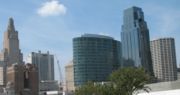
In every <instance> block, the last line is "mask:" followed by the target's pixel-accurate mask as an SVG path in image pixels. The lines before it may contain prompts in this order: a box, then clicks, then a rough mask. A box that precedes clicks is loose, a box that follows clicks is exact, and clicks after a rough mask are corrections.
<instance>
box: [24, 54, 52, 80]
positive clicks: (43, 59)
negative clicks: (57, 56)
mask: <svg viewBox="0 0 180 95" xmlns="http://www.w3.org/2000/svg"><path fill="white" fill-rule="evenodd" d="M27 61H28V63H31V64H35V65H36V66H37V67H38V70H39V80H40V81H46V80H54V55H51V54H49V52H47V53H41V51H39V52H38V53H36V52H32V53H31V54H29V55H28V58H27Z"/></svg>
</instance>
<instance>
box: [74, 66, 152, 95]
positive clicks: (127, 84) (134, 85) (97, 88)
mask: <svg viewBox="0 0 180 95" xmlns="http://www.w3.org/2000/svg"><path fill="white" fill-rule="evenodd" d="M109 79H110V82H108V83H105V84H95V83H93V82H88V83H87V84H85V85H82V86H81V87H78V88H77V89H76V91H75V95H132V94H133V93H135V92H137V91H138V90H144V91H146V92H148V91H149V88H148V87H146V86H145V84H146V83H148V81H149V76H148V75H147V74H146V73H145V71H144V69H142V68H122V69H119V70H117V71H114V72H113V73H112V74H111V75H110V78H109Z"/></svg>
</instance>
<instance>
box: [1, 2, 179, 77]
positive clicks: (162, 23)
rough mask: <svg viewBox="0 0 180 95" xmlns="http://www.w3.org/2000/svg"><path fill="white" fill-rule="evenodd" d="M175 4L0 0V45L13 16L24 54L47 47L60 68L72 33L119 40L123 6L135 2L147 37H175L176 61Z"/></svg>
mask: <svg viewBox="0 0 180 95" xmlns="http://www.w3.org/2000/svg"><path fill="white" fill-rule="evenodd" d="M179 4H180V0H2V1H1V2H0V14H1V15H0V37H1V39H0V45H1V48H2V43H3V42H2V39H3V32H4V31H5V30H6V28H7V22H8V18H9V17H13V18H14V21H15V27H16V30H18V31H19V39H20V47H21V49H22V52H23V53H24V58H25V57H26V56H27V54H29V53H30V52H32V51H38V50H41V51H42V52H46V51H47V50H49V51H50V53H52V54H55V55H56V56H57V58H58V59H59V60H60V63H61V67H62V68H64V65H65V64H67V63H68V62H69V61H70V60H71V59H72V38H73V37H77V36H80V35H81V34H84V33H96V34H105V35H109V36H112V37H114V38H115V39H117V40H120V32H121V25H122V18H123V10H124V9H126V8H129V7H132V6H138V7H141V8H142V9H143V11H144V14H145V20H146V21H147V23H148V27H149V30H150V38H151V40H152V39H156V38H159V37H174V38H175V40H176V51H177V61H178V63H180V43H179V41H180V37H178V36H179V35H180V6H179ZM56 69H57V68H56ZM63 70H64V69H63ZM56 71H57V70H56ZM56 78H58V75H57V76H56Z"/></svg>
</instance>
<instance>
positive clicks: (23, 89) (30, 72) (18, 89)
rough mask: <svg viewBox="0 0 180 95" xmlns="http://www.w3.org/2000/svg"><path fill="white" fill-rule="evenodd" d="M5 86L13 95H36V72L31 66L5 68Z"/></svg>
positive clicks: (15, 65) (18, 65) (37, 85)
mask: <svg viewBox="0 0 180 95" xmlns="http://www.w3.org/2000/svg"><path fill="white" fill-rule="evenodd" d="M7 84H8V86H10V88H12V89H13V90H14V94H15V95H38V91H39V90H38V88H39V80H38V70H37V67H36V66H35V65H32V64H26V65H24V64H13V65H12V66H10V67H8V68H7Z"/></svg>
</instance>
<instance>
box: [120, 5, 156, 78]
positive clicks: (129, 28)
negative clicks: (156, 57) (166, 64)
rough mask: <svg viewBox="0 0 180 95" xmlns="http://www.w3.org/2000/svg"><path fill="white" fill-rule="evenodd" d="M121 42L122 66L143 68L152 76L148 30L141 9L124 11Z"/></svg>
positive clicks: (132, 8)
mask: <svg viewBox="0 0 180 95" xmlns="http://www.w3.org/2000/svg"><path fill="white" fill-rule="evenodd" d="M121 41H122V60H123V66H124V67H126V66H132V67H143V68H144V69H145V70H146V71H147V72H148V73H149V74H151V75H153V69H152V60H151V53H150V38H149V30H148V27H147V24H146V21H145V20H144V13H143V11H142V9H141V8H138V7H131V8H128V9H126V10H125V11H124V18H123V25H122V32H121Z"/></svg>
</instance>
